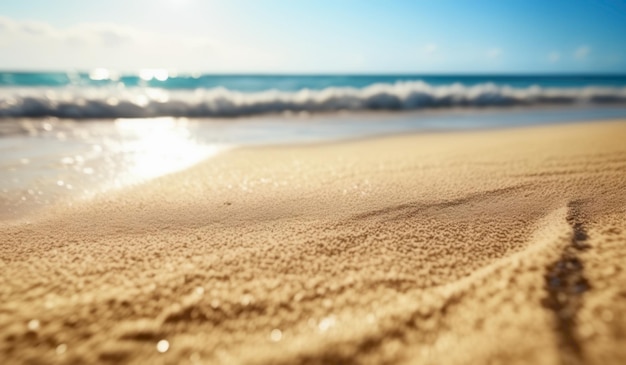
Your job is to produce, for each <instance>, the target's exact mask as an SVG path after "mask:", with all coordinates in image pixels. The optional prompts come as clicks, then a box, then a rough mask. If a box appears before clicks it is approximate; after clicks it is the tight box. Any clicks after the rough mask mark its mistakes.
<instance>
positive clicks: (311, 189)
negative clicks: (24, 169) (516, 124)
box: [0, 120, 626, 364]
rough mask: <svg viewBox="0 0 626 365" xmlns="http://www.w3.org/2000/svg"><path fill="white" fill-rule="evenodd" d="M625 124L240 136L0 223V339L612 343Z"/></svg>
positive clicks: (57, 347)
mask: <svg viewBox="0 0 626 365" xmlns="http://www.w3.org/2000/svg"><path fill="white" fill-rule="evenodd" d="M624 135H626V120H617V121H604V122H597V121H596V122H587V123H572V124H559V125H541V126H528V127H523V128H515V129H508V128H507V129H500V130H487V131H485V130H481V131H475V132H470V133H467V132H451V133H416V134H410V135H396V136H385V137H378V138H366V139H359V140H352V141H335V142H325V143H315V144H310V145H281V146H264V147H249V148H241V149H236V150H233V151H229V152H227V153H224V154H221V155H219V156H216V157H215V158H213V159H210V160H208V161H203V162H200V163H199V164H196V165H194V166H192V167H190V168H188V169H186V170H183V171H179V172H176V173H173V174H168V175H164V176H161V177H158V178H155V179H153V180H151V181H149V182H147V183H145V184H143V185H140V186H135V187H126V188H123V189H120V190H116V191H113V192H110V193H107V194H106V195H103V196H98V197H96V198H94V199H93V200H91V201H89V202H84V203H81V204H77V205H75V206H73V207H71V208H64V207H56V208H51V209H50V210H49V211H48V212H47V213H46V214H45V215H41V216H40V217H39V218H38V219H33V220H32V221H31V222H30V223H27V224H5V223H3V222H0V234H1V235H2V236H3V237H6V239H5V240H4V241H3V242H1V243H0V262H2V264H3V266H4V269H3V274H2V276H0V279H1V280H2V285H1V286H0V303H2V304H0V333H2V334H3V335H4V336H3V337H0V354H1V355H2V357H3V358H6V359H8V361H7V363H8V364H11V363H22V362H27V361H45V362H48V363H58V364H66V363H73V362H74V363H75V362H92V363H105V362H110V361H115V362H126V363H140V362H154V363H194V362H198V361H200V362H206V363H259V364H262V363H278V364H287V363H329V362H343V363H348V362H350V363H368V362H372V363H381V362H394V363H396V362H411V361H416V362H420V363H425V364H436V363H450V364H461V363H468V362H472V363H486V362H498V361H499V362H506V363H513V364H522V363H537V364H555V363H559V362H567V361H574V362H576V361H581V362H586V363H590V364H602V363H619V362H620V361H622V360H624V359H625V358H626V352H625V351H624V349H623V346H620V345H619V344H620V343H622V342H623V341H624V338H623V336H622V335H620V333H622V334H623V333H626V331H624V330H625V329H626V321H625V320H624V319H623V318H624V316H623V314H624V313H626V306H625V305H624V304H623V301H621V300H619V298H621V296H623V295H624V293H623V290H622V288H624V287H626V285H625V284H626V273H625V272H624V271H623V270H621V269H620V267H621V258H623V257H626V256H625V255H626V225H625V224H624V222H625V221H626V220H625V219H624V218H625V217H626V195H625V194H624V190H623V189H624V186H626V146H624V144H623V137H622V136H624ZM577 232H578V233H577ZM580 232H584V233H585V235H584V236H583V235H581V234H580ZM583 238H584V239H583ZM572 240H579V241H580V242H579V243H576V242H575V241H572ZM583 241H584V245H586V246H589V248H587V249H585V250H578V249H575V247H576V246H577V245H579V244H580V245H582V242H583ZM573 242H574V243H573ZM572 245H574V246H572ZM572 247H574V248H572ZM581 247H582V246H581ZM563 260H565V261H567V260H569V261H567V262H574V261H575V262H578V264H579V266H580V267H579V268H578V271H576V270H573V271H567V270H566V271H554V270H555V267H559V265H558V263H559V262H562V261H563ZM565 261H563V262H565ZM577 267H578V266H577ZM555 278H556V279H558V280H553V279H555ZM581 278H584V280H585V282H586V283H588V285H587V286H577V285H578V284H581V283H582V282H581V281H580V280H582V279H581ZM571 288H574V289H576V290H573V289H571ZM550 298H560V299H553V302H550V300H551V299H550ZM554 300H558V302H554ZM559 318H565V320H561V319H559ZM494 338H497V340H494ZM162 341H166V343H167V345H168V346H167V348H166V349H165V351H161V350H162V349H163V348H164V347H163V345H159V344H162V343H163V342H162ZM159 346H160V347H159ZM247 354H254V356H252V355H247Z"/></svg>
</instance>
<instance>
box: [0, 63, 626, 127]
mask: <svg viewBox="0 0 626 365" xmlns="http://www.w3.org/2000/svg"><path fill="white" fill-rule="evenodd" d="M624 103H626V75H524V76H516V75H508V76H506V75H439V76H436V75H316V76H313V75H211V74H186V75H177V74H172V73H169V72H168V71H165V70H143V71H141V72H139V73H136V74H116V73H113V72H111V71H108V70H104V69H101V70H94V71H92V72H90V73H72V72H66V73H63V72H59V73H42V72H31V73H28V72H21V73H19V72H0V117H5V118H6V117H33V118H39V117H58V118H72V119H89V118H92V119H93V118H149V117H166V116H172V117H213V118H215V117H241V116H256V115H262V114H289V113H320V112H324V113H329V112H337V111H374V110H386V111H403V110H404V111H406V110H430V109H451V108H486V107H515V106H517V107H520V106H521V107H533V106H545V105H560V106H569V105H614V104H624Z"/></svg>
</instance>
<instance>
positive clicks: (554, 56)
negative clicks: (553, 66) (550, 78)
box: [548, 51, 561, 63]
mask: <svg viewBox="0 0 626 365" xmlns="http://www.w3.org/2000/svg"><path fill="white" fill-rule="evenodd" d="M559 60H561V54H560V53H559V52H557V51H552V52H550V53H549V54H548V61H550V62H552V63H557V62H559Z"/></svg>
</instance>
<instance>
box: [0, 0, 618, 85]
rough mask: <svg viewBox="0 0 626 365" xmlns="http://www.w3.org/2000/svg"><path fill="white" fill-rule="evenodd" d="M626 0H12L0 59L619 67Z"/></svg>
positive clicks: (310, 69) (406, 69)
mask: <svg viewBox="0 0 626 365" xmlns="http://www.w3.org/2000/svg"><path fill="white" fill-rule="evenodd" d="M625 39H626V1H616V0H598V1H591V0H568V1H564V0H549V1H547V0H471V1H470V0H455V1H451V0H437V1H435V0H406V1H405V0H395V1H394V0H378V1H374V0H222V1H218V0H108V1H84V0H82V1H81V0H56V1H50V0H20V1H3V2H2V3H0V54H2V57H0V68H2V69H13V70H16V69H31V70H32V69H40V70H66V69H81V70H89V69H93V68H97V67H103V68H109V69H114V70H118V71H135V70H138V69H141V68H166V69H170V70H178V71H179V72H193V71H200V72H218V73H219V72H261V73H281V72H284V73H300V72H303V73H344V72H349V73H484V72H495V73H538V72H568V73H569V72H601V73H606V72H617V73H626V40H625Z"/></svg>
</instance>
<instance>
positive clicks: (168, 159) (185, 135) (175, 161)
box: [114, 118, 227, 184]
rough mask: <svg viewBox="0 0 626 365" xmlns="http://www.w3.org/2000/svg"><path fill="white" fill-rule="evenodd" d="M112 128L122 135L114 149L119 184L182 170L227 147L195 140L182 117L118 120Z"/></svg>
mask: <svg viewBox="0 0 626 365" xmlns="http://www.w3.org/2000/svg"><path fill="white" fill-rule="evenodd" d="M115 127H116V129H117V131H118V132H119V134H120V135H121V137H122V138H121V141H122V143H120V144H118V147H117V148H118V150H117V151H116V152H117V153H119V154H120V155H121V156H123V164H124V168H123V170H124V171H123V172H122V173H121V174H120V175H121V176H120V177H119V178H118V181H119V183H120V184H127V183H135V182H138V181H144V180H148V179H152V178H155V177H157V176H161V175H164V174H167V173H171V172H175V171H179V170H182V169H185V168H187V167H190V166H192V165H193V164H196V163H198V162H200V161H202V160H204V159H206V158H209V157H211V156H214V155H216V154H218V153H219V152H222V151H224V150H225V149H226V148H227V147H226V146H222V145H215V144H200V143H198V142H196V141H195V140H194V138H193V136H192V135H191V132H190V130H189V128H188V122H187V121H186V120H176V119H174V118H157V119H118V120H116V121H115ZM115 143H117V142H115ZM114 149H115V147H114ZM114 153H115V152H114Z"/></svg>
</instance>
